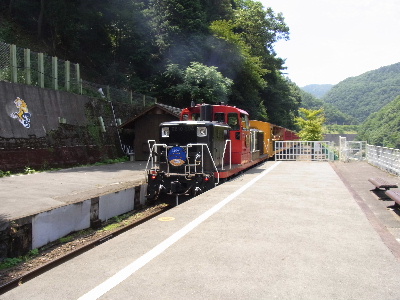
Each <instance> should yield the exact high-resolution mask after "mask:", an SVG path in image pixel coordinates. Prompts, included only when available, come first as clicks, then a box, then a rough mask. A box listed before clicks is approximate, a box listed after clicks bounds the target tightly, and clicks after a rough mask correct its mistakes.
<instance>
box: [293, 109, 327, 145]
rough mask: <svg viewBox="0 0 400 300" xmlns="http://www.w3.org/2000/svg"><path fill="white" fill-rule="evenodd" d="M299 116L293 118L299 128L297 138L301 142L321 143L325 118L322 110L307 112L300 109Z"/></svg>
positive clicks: (307, 110)
mask: <svg viewBox="0 0 400 300" xmlns="http://www.w3.org/2000/svg"><path fill="white" fill-rule="evenodd" d="M299 111H300V116H299V117H296V118H295V122H296V124H297V125H298V126H299V127H300V132H299V133H298V135H299V137H300V139H301V140H303V141H322V140H323V134H322V132H323V127H322V126H323V124H324V122H325V116H324V114H323V109H318V110H309V109H305V108H300V109H299Z"/></svg>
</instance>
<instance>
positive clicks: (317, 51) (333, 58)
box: [258, 0, 400, 87]
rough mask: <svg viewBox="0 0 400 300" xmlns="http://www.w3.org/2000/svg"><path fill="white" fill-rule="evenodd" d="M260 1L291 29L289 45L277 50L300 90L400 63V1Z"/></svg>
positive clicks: (290, 76) (279, 45) (287, 71)
mask: <svg viewBox="0 0 400 300" xmlns="http://www.w3.org/2000/svg"><path fill="white" fill-rule="evenodd" d="M258 1H260V2H261V3H262V4H263V6H264V7H271V8H272V10H273V11H274V12H275V13H279V12H281V13H282V14H283V16H284V18H285V23H286V24H287V25H288V26H289V28H290V40H289V41H283V40H281V41H279V42H277V43H276V44H275V47H274V48H275V51H276V52H277V54H278V56H279V57H281V58H283V59H285V60H286V64H285V66H286V67H287V70H285V71H284V72H285V73H287V74H286V76H288V77H289V78H290V79H291V80H292V81H293V82H295V83H296V84H297V85H298V86H300V87H303V86H305V85H309V84H337V83H339V82H340V81H342V80H344V79H346V78H348V77H353V76H358V75H361V74H363V73H365V72H368V71H371V70H375V69H378V68H380V67H383V66H388V65H391V64H394V63H398V62H400V0H258Z"/></svg>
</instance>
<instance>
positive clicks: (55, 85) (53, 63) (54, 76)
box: [51, 56, 58, 90]
mask: <svg viewBox="0 0 400 300" xmlns="http://www.w3.org/2000/svg"><path fill="white" fill-rule="evenodd" d="M51 72H52V82H53V89H55V90H58V61H57V57H55V56H53V57H52V58H51Z"/></svg>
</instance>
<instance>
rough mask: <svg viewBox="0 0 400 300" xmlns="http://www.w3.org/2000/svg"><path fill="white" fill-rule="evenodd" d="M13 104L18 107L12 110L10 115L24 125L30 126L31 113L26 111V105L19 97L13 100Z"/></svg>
mask: <svg viewBox="0 0 400 300" xmlns="http://www.w3.org/2000/svg"><path fill="white" fill-rule="evenodd" d="M14 103H15V106H16V107H17V108H18V111H17V112H13V113H12V114H11V115H10V117H11V118H13V119H18V121H19V122H20V123H21V124H22V125H23V126H24V127H25V128H30V127H31V114H30V113H29V111H28V105H27V104H26V102H25V101H24V100H22V99H21V98H20V97H17V99H15V100H14Z"/></svg>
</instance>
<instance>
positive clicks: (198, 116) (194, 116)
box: [192, 114, 200, 121]
mask: <svg viewBox="0 0 400 300" xmlns="http://www.w3.org/2000/svg"><path fill="white" fill-rule="evenodd" d="M192 120H193V121H198V120H200V114H192Z"/></svg>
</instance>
